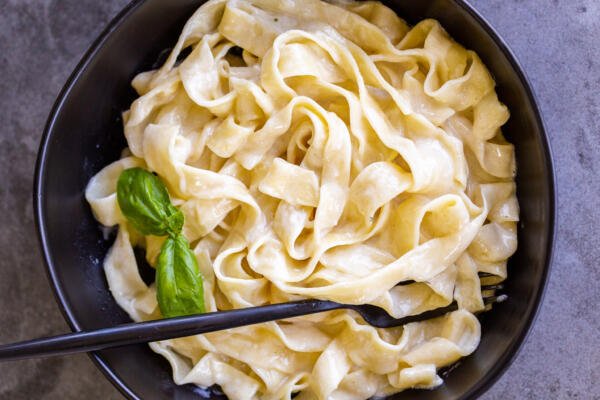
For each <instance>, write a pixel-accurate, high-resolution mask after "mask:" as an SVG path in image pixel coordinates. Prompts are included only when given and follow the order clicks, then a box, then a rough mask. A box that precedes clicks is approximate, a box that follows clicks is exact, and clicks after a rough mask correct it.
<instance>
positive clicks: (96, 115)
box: [35, 0, 554, 400]
mask: <svg viewBox="0 0 600 400" xmlns="http://www.w3.org/2000/svg"><path fill="white" fill-rule="evenodd" d="M202 2H203V1H200V0H195V1H193V0H171V1H162V0H146V1H143V0H140V1H134V2H133V3H131V4H130V5H129V6H128V7H127V8H126V9H125V10H124V11H123V12H122V13H121V14H120V15H119V16H118V17H117V18H116V19H115V20H114V21H113V22H112V23H111V25H110V26H109V27H108V28H107V30H106V31H105V32H104V33H103V34H102V35H101V37H100V38H99V39H98V40H97V41H96V42H95V43H94V45H93V46H92V48H91V49H90V50H89V52H88V53H87V54H86V56H85V57H84V59H83V60H82V62H81V63H80V64H79V66H78V67H77V69H76V71H75V72H74V74H73V75H72V77H71V79H70V80H69V82H68V83H67V85H66V86H65V88H64V89H63V92H62V93H61V95H60V96H59V99H58V100H57V103H56V105H55V107H54V109H53V111H52V113H51V115H50V118H49V120H48V125H47V127H46V132H45V135H44V138H43V140H42V145H41V147H40V153H39V159H38V167H37V178H36V188H35V203H36V214H37V222H38V228H39V233H40V241H41V244H42V249H43V253H44V256H45V259H46V263H47V266H48V272H49V276H50V279H51V282H52V284H53V286H54V289H55V293H56V295H57V299H58V301H59V303H60V304H61V307H62V308H63V312H64V314H65V317H66V319H67V320H68V321H69V323H70V324H71V326H72V327H73V328H75V329H95V328H101V327H108V326H113V325H115V324H119V323H124V322H128V321H129V318H128V316H127V315H126V314H125V313H124V312H123V311H122V310H121V309H120V308H119V307H118V306H117V304H116V303H115V301H114V300H113V298H112V296H111V294H110V292H109V291H108V289H107V285H106V280H105V278H104V273H103V271H102V261H103V259H104V256H105V254H106V252H107V250H108V248H109V247H110V244H111V243H112V240H113V239H114V235H113V236H111V235H108V237H105V236H103V233H102V232H101V231H100V229H99V227H98V223H97V222H96V221H95V220H94V218H93V216H92V214H91V212H90V209H89V207H88V205H87V204H86V202H85V200H84V197H83V192H84V188H85V186H86V184H87V182H88V180H89V179H90V178H91V177H92V176H93V175H94V174H95V173H96V172H98V171H99V170H100V169H101V168H102V167H104V166H105V165H107V164H108V163H110V162H112V161H114V160H116V159H117V158H118V157H119V154H120V152H121V150H122V148H123V147H124V146H125V140H124V138H123V133H122V122H121V117H120V114H121V111H123V110H125V109H127V108H128V107H129V104H130V103H131V101H132V100H133V99H134V96H135V93H134V92H133V90H132V89H131V87H130V81H131V79H132V78H133V76H134V75H135V74H136V73H138V72H141V71H144V70H147V69H149V68H151V67H153V66H154V67H155V66H156V62H157V60H158V59H159V58H160V57H161V54H163V55H164V50H165V49H168V48H169V47H170V46H172V45H173V44H174V43H175V41H176V40H177V37H178V35H179V32H180V30H181V28H182V27H183V24H184V23H185V21H186V20H187V18H189V16H190V15H191V14H192V12H193V11H194V10H195V9H196V8H197V7H198V6H199V5H200V4H201V3H202ZM385 3H387V4H388V5H389V6H391V7H392V8H393V9H395V10H396V12H397V13H398V14H399V15H400V16H401V17H403V18H405V19H407V20H408V21H409V22H412V23H414V22H417V21H419V20H421V19H423V18H427V17H431V18H436V19H438V20H439V21H440V22H441V23H442V25H443V26H444V27H445V28H446V29H447V30H448V32H449V33H450V34H451V35H452V36H453V37H454V38H455V39H456V40H457V41H459V42H460V43H462V44H463V45H464V46H466V47H467V48H470V49H473V50H475V51H476V52H477V53H478V54H479V55H480V57H481V58H482V59H483V61H484V62H485V64H486V65H487V66H488V67H489V69H490V70H491V71H492V73H493V75H494V77H495V79H496V82H497V85H498V86H497V91H498V95H499V97H500V99H501V101H503V102H504V103H505V104H507V106H508V107H509V109H510V110H511V118H510V120H509V122H508V124H507V125H506V126H505V128H504V133H505V135H506V136H507V137H508V139H509V140H510V141H511V142H513V143H514V144H515V145H516V154H517V163H518V175H517V187H518V198H519V203H520V205H521V223H520V224H519V248H518V250H517V253H516V254H515V255H514V256H513V257H512V259H511V261H510V265H509V279H508V281H507V283H506V288H507V289H506V291H507V293H508V295H509V298H510V300H509V301H507V302H505V303H502V304H500V305H498V306H496V307H495V308H494V311H493V312H491V313H488V314H485V315H484V316H482V330H483V335H482V339H481V344H480V346H479V348H478V349H477V351H476V352H475V353H474V354H473V355H471V356H469V357H467V358H465V359H463V360H461V361H460V363H459V364H460V365H458V367H456V368H454V369H453V370H452V371H451V372H450V373H445V375H447V376H446V377H445V384H444V385H443V386H442V387H441V388H439V389H437V390H435V391H418V390H412V391H407V392H403V393H400V394H397V395H394V396H392V397H391V398H393V399H409V398H410V399H425V398H426V399H429V400H437V399H457V398H471V397H475V396H476V395H477V394H480V393H481V392H483V391H484V390H485V389H486V388H487V387H489V385H490V384H491V383H493V382H494V381H495V380H496V379H497V377H498V376H499V374H500V372H501V371H502V370H504V368H506V366H507V365H508V364H509V363H510V360H511V359H512V358H513V357H514V354H515V353H516V350H517V348H518V347H519V345H520V343H521V342H522V340H523V339H524V336H525V334H526V333H527V330H528V327H529V325H530V323H531V321H532V319H533V316H534V314H535V311H536V309H537V305H538V303H539V300H540V296H541V293H542V291H543V287H544V284H545V280H546V274H547V270H548V265H549V261H550V252H551V244H552V239H553V233H554V226H553V221H554V187H553V173H552V165H551V160H550V154H549V150H548V146H547V142H546V138H545V136H544V130H543V125H542V122H541V119H540V116H539V112H538V110H537V108H536V105H535V101H534V99H533V96H532V94H531V92H530V89H529V87H528V85H527V82H526V80H525V78H524V76H523V74H522V72H521V71H520V68H519V66H518V65H517V64H516V62H515V61H514V59H513V57H512V56H511V55H510V53H509V52H508V50H507V49H506V47H505V45H504V44H503V43H502V42H501V40H500V39H498V38H497V37H496V36H495V34H494V33H493V32H492V31H491V29H490V28H489V27H488V26H487V24H486V23H485V22H484V21H483V20H482V19H481V18H480V17H479V16H478V15H477V14H476V13H475V12H474V11H473V10H472V9H471V8H470V7H469V6H468V5H466V4H464V3H463V2H462V1H456V0H422V1H420V2H415V1H412V0H396V1H387V2H385ZM149 27H151V28H149ZM92 358H93V359H94V360H95V362H96V363H97V364H98V366H99V367H100V368H101V369H102V370H103V372H104V373H105V374H106V375H107V376H108V377H109V378H110V379H111V380H112V381H113V383H114V384H115V385H116V386H117V387H118V388H119V390H121V391H122V392H123V393H124V394H126V395H127V396H128V397H130V398H136V399H137V398H152V399H172V398H177V399H188V398H190V399H191V398H195V399H197V398H224V396H222V395H220V394H219V393H218V392H217V391H211V390H204V389H200V388H197V387H195V386H192V385H185V386H177V385H175V384H174V383H173V381H172V379H171V368H170V366H169V365H168V363H167V362H166V361H165V360H164V359H163V358H162V357H160V356H158V355H156V354H154V353H153V352H151V351H150V350H149V348H148V347H147V346H145V345H138V346H128V347H124V348H119V349H114V350H106V351H101V352H98V353H95V354H93V355H92ZM136 366H143V367H141V368H137V367H136Z"/></svg>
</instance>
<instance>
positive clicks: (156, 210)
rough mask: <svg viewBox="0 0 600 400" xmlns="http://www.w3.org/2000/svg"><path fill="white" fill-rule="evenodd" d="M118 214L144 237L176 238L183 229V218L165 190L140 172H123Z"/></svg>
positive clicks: (154, 178)
mask: <svg viewBox="0 0 600 400" xmlns="http://www.w3.org/2000/svg"><path fill="white" fill-rule="evenodd" d="M117 200H118V202H119V207H120V208H121V212H122V213H123V215H125V217H126V218H127V220H128V221H129V222H130V223H131V224H132V225H133V227H134V228H135V229H137V230H138V231H139V232H141V233H142V234H144V235H156V236H164V235H167V234H171V235H176V234H178V233H180V232H181V228H182V227H183V214H182V212H181V211H179V210H178V209H177V208H175V207H174V206H173V205H172V204H171V199H170V198H169V193H168V192H167V188H166V187H165V185H164V184H163V183H162V182H161V180H160V179H159V178H158V177H157V176H156V175H154V174H152V173H151V172H148V171H146V170H144V169H142V168H129V169H126V170H124V171H123V172H122V173H121V175H120V176H119V180H118V181H117Z"/></svg>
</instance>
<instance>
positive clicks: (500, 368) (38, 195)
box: [33, 0, 557, 400]
mask: <svg viewBox="0 0 600 400" xmlns="http://www.w3.org/2000/svg"><path fill="white" fill-rule="evenodd" d="M454 1H455V3H456V4H458V5H459V6H460V7H461V8H462V9H463V10H464V11H466V12H467V13H468V14H470V16H471V17H472V18H473V19H474V20H475V21H476V22H477V23H478V24H479V26H481V27H482V29H483V30H484V31H485V32H486V34H487V35H489V36H490V37H491V39H492V40H493V41H494V42H495V43H496V45H497V46H498V47H499V48H500V50H501V51H502V53H503V54H504V56H505V57H506V59H507V60H508V62H509V63H510V65H511V67H512V68H513V70H514V71H515V73H516V75H517V77H518V79H519V81H520V83H521V84H522V85H523V88H524V90H525V93H526V95H527V101H528V102H529V103H530V104H531V105H532V109H533V114H534V117H535V120H536V123H537V124H538V125H539V127H540V132H541V137H540V139H541V146H542V152H543V158H544V162H545V164H546V168H547V175H548V177H547V182H546V184H547V185H548V189H549V191H548V192H549V193H548V194H549V197H550V198H549V214H548V218H549V220H548V227H549V229H548V232H547V245H546V249H545V254H546V257H545V260H544V269H543V271H542V277H541V278H542V281H541V282H540V285H539V288H538V290H537V293H536V294H535V298H534V299H533V304H532V307H531V309H530V310H529V315H527V320H526V321H525V324H524V325H523V329H522V330H521V332H520V333H519V334H518V335H517V336H516V337H515V338H514V339H513V340H512V342H511V343H510V344H509V347H508V350H507V351H506V352H504V354H503V355H502V356H501V357H500V358H499V359H498V362H496V364H495V365H494V366H493V367H492V368H491V369H489V370H488V371H487V372H486V373H485V375H484V376H483V378H482V379H480V380H479V381H478V382H477V383H476V384H475V385H473V386H472V387H471V388H470V389H469V390H468V391H467V392H466V393H465V394H464V396H463V397H462V398H463V399H474V398H477V397H479V396H480V395H482V394H483V393H485V392H486V391H487V390H488V389H489V388H491V387H492V385H494V383H496V382H497V381H498V380H499V379H500V377H501V376H502V375H503V374H504V373H505V372H506V370H507V369H508V368H509V367H510V365H512V363H513V362H514V360H515V359H516V357H517V355H518V354H519V352H520V351H521V349H522V347H523V346H522V345H523V343H524V342H525V339H526V338H527V337H528V336H529V334H530V333H531V330H532V326H533V322H534V321H535V320H536V318H537V317H538V313H539V310H540V307H541V304H542V302H543V297H544V295H545V291H546V287H547V284H548V277H549V274H550V269H551V266H552V261H553V256H554V254H553V246H554V241H555V239H556V224H555V220H556V210H557V198H556V176H555V171H554V163H553V161H552V160H553V156H552V149H551V147H550V142H549V138H548V135H547V133H546V127H545V125H544V121H543V118H542V112H541V109H540V106H539V103H538V100H537V97H536V95H535V92H534V91H533V88H532V87H531V84H530V81H529V78H528V77H527V74H526V73H525V71H524V69H523V68H522V66H521V64H520V62H519V61H518V59H517V57H516V56H515V54H514V53H513V52H512V50H510V48H509V47H508V44H507V43H506V42H505V41H504V39H503V38H502V37H501V36H500V35H499V34H498V33H497V32H496V30H495V29H494V28H493V27H492V25H491V24H490V23H489V22H488V21H487V20H486V19H485V18H484V17H483V16H482V15H481V14H480V13H479V12H478V11H477V10H476V9H475V8H474V7H473V6H472V5H471V4H469V3H468V2H467V1H466V0H454ZM145 2H146V0H132V1H131V2H130V3H129V4H127V5H126V6H125V7H124V8H123V9H122V10H121V11H120V12H119V13H118V14H117V15H116V16H115V17H114V18H113V19H112V20H111V21H110V22H109V23H108V25H107V26H106V27H105V28H104V30H103V31H102V32H101V33H100V34H99V35H98V37H97V38H96V39H95V40H94V41H93V42H92V44H91V45H90V47H89V48H88V49H87V51H86V52H85V53H84V55H83V57H82V58H81V60H80V61H79V63H78V64H77V66H76V67H75V69H74V70H73V72H72V73H71V75H70V76H69V78H68V80H67V81H66V83H65V85H64V86H63V87H62V89H61V91H60V93H59V94H58V96H57V98H56V100H55V102H54V104H53V106H52V109H51V111H50V113H49V116H48V119H47V121H46V124H45V127H44V130H43V134H42V137H41V139H40V145H39V149H38V155H37V160H36V165H35V176H34V182H33V208H34V216H35V226H36V231H37V237H38V243H39V247H40V250H41V252H42V256H43V259H44V266H45V269H46V274H47V277H48V280H49V281H50V284H51V286H52V292H53V294H54V298H55V300H56V302H57V303H58V305H59V308H60V311H61V313H62V315H63V318H64V319H65V320H66V321H67V323H68V325H69V327H70V328H71V330H72V331H81V330H82V328H81V326H80V324H79V322H78V321H77V319H76V318H75V316H74V315H73V311H72V309H71V307H70V304H69V303H68V301H67V299H66V297H65V294H64V288H63V285H62V283H61V281H60V280H59V279H58V275H57V271H56V267H55V265H54V263H53V260H52V257H51V253H50V249H49V244H48V241H47V228H46V216H45V213H44V203H45V198H44V193H43V192H42V190H43V187H44V183H45V176H46V175H45V169H46V161H47V158H46V153H47V150H48V145H49V142H50V138H51V136H52V132H53V130H54V125H55V123H56V120H57V118H58V115H59V114H60V112H61V110H62V107H63V105H64V102H65V100H66V98H67V97H68V96H69V94H70V92H71V90H72V88H73V86H74V85H75V83H76V82H77V80H78V78H79V76H80V75H81V74H82V73H83V72H84V71H85V70H86V69H87V67H88V65H89V64H90V62H91V60H92V59H93V58H94V56H95V55H96V54H97V53H98V51H99V50H100V49H101V48H102V47H103V46H104V44H105V42H106V40H107V39H108V37H109V36H110V34H111V33H112V32H113V31H114V30H116V29H117V28H118V27H119V26H120V25H121V24H122V23H123V22H124V21H125V20H126V19H127V17H128V16H129V15H130V14H132V13H133V12H134V11H135V10H136V9H137V8H139V7H140V6H141V5H142V4H143V3H145ZM88 355H89V357H90V358H91V360H92V361H93V363H94V364H95V365H96V367H97V368H98V369H100V371H101V372H102V373H103V374H104V376H105V377H106V378H107V379H108V380H109V381H110V382H111V383H112V384H113V385H114V386H115V387H116V388H117V389H118V390H119V392H121V394H123V395H124V396H125V397H126V398H128V399H131V400H142V399H141V398H140V397H139V396H138V395H137V394H136V393H134V392H133V390H131V388H130V387H129V386H128V385H127V383H125V382H124V381H123V380H122V379H121V377H120V376H118V375H117V374H116V373H115V372H114V371H113V370H112V368H111V367H110V366H109V365H108V364H107V363H106V361H105V360H104V359H103V358H102V356H101V355H100V354H98V353H97V352H91V353H88Z"/></svg>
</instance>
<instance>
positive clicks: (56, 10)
mask: <svg viewBox="0 0 600 400" xmlns="http://www.w3.org/2000/svg"><path fill="white" fill-rule="evenodd" d="M165 1H167V0H165ZM126 3H127V1H126V0H102V1H98V0H46V1H44V0H0V305H1V306H0V343H5V342H10V341H17V340H24V339H27V338H33V337H38V336H43V335H51V334H58V333H61V332H65V331H66V330H67V325H66V323H65V322H64V320H63V318H62V316H61V315H60V312H59V310H58V307H57V305H56V303H55V302H54V299H53V297H52V294H51V291H50V287H49V284H48V281H47V280H46V274H45V272H44V268H43V265H42V259H41V256H40V254H39V252H38V244H37V239H36V234H35V227H34V221H33V211H32V203H31V197H32V196H31V190H32V181H33V171H34V163H35V157H36V153H37V148H38V143H39V140H40V136H41V133H42V129H43V125H44V123H45V120H46V117H47V115H48V112H49V111H50V108H51V106H52V103H53V102H54V99H55V97H56V96H57V94H58V92H59V90H60V88H61V87H62V85H63V83H64V82H65V81H66V79H67V77H68V75H69V74H70V72H71V71H72V69H73V68H74V67H75V65H76V63H77V62H78V61H79V59H80V58H81V57H82V55H83V53H84V51H85V50H86V49H87V47H88V46H89V45H90V44H91V42H92V40H93V39H94V38H95V37H96V35H98V34H99V33H100V31H101V30H102V29H103V27H104V26H105V25H106V23H107V22H108V21H109V20H110V19H111V18H112V17H113V16H114V15H115V14H116V13H117V12H118V11H119V10H120V9H121V7H123V6H125V4H126ZM472 4H473V5H474V6H475V7H476V8H477V9H478V10H479V11H480V12H481V13H482V14H483V15H484V17H486V18H487V19H488V21H489V22H490V23H491V24H492V26H493V27H494V28H496V29H497V30H498V32H499V33H500V34H501V35H502V36H503V37H504V38H505V40H506V41H507V42H508V44H509V46H510V47H511V48H512V50H513V51H514V52H515V54H516V55H517V58H518V59H519V60H520V61H521V63H522V64H523V67H524V69H525V71H526V72H527V74H528V75H529V77H530V78H531V81H532V84H533V87H534V90H535V92H536V93H537V95H538V97H539V100H540V103H541V108H542V112H543V114H544V116H545V120H546V124H547V128H548V133H549V135H550V140H551V144H552V148H553V151H554V157H555V166H556V172H557V180H558V199H559V215H558V221H557V223H558V240H557V242H556V246H555V257H554V265H553V268H552V273H551V276H550V282H549V284H548V288H547V294H546V296H545V299H544V303H543V305H542V308H541V312H540V313H539V315H538V318H537V322H536V323H535V325H534V327H533V329H532V331H531V333H530V336H529V337H528V339H527V341H526V343H525V344H524V346H523V348H522V350H521V352H520V354H519V356H518V357H517V358H516V360H515V362H514V364H513V365H512V366H511V367H510V369H509V370H508V371H507V372H506V374H504V376H503V377H502V378H501V379H500V380H499V381H498V382H497V383H496V384H495V385H494V387H493V388H492V389H490V390H489V392H488V393H486V394H485V395H484V396H483V398H484V399H487V400H496V399H497V400H499V399H600V386H598V382H600V306H599V305H600V285H599V282H600V266H599V261H600V240H599V235H598V233H599V231H598V225H599V223H600V221H599V219H600V204H599V202H598V199H597V197H598V196H599V195H600V179H598V176H597V172H598V170H599V169H600V152H599V150H600V134H599V129H600V128H599V126H600V106H599V102H600V98H598V96H597V93H598V88H599V87H600V58H599V57H598V54H600V41H599V40H598V37H600V1H597V0H527V1H525V0H472ZM85 397H88V398H94V399H96V398H98V399H120V398H121V397H120V395H119V393H118V392H117V391H116V390H115V389H114V388H113V387H112V386H111V384H110V383H108V381H106V380H105V379H104V377H103V376H102V374H101V373H100V372H99V371H98V370H97V369H96V368H95V367H94V365H93V364H92V362H91V361H90V360H89V359H88V357H87V356H85V355H79V356H70V357H64V358H53V359H46V360H31V361H22V362H11V363H4V364H0V399H11V400H20V399H47V400H50V399H80V398H85Z"/></svg>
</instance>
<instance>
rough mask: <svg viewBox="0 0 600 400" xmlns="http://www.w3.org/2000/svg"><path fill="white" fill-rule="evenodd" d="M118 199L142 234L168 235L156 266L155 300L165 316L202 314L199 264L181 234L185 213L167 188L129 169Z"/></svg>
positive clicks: (119, 184)
mask: <svg viewBox="0 0 600 400" xmlns="http://www.w3.org/2000/svg"><path fill="white" fill-rule="evenodd" d="M117 200H118V203H119V208H120V209H121V212H122V213H123V215H124V216H125V217H126V218H127V220H128V221H129V223H131V225H133V227H134V228H135V229H136V230H138V231H139V232H140V233H142V234H144V235H155V236H168V237H167V239H166V240H165V242H164V243H163V245H162V247H161V249H160V254H159V255H158V262H157V265H156V297H157V300H158V306H159V308H160V311H161V313H162V315H163V316H165V317H177V316H183V315H190V314H197V313H203V312H204V311H205V307H204V288H203V284H202V276H201V275H200V271H199V269H198V261H197V260H196V256H195V255H194V253H193V252H192V250H191V249H190V245H189V243H188V241H187V240H186V238H185V237H184V236H183V235H182V234H181V229H182V228H183V222H184V221H183V219H184V217H183V213H182V212H181V211H179V210H178V209H177V208H176V207H174V206H173V205H172V204H171V199H170V198H169V193H168V192H167V188H166V187H165V185H164V184H163V183H162V182H161V180H160V179H159V178H158V177H157V176H156V175H154V174H152V173H151V172H148V171H146V170H144V169H142V168H130V169H126V170H124V171H123V172H122V173H121V175H120V176H119V180H118V181H117Z"/></svg>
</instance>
